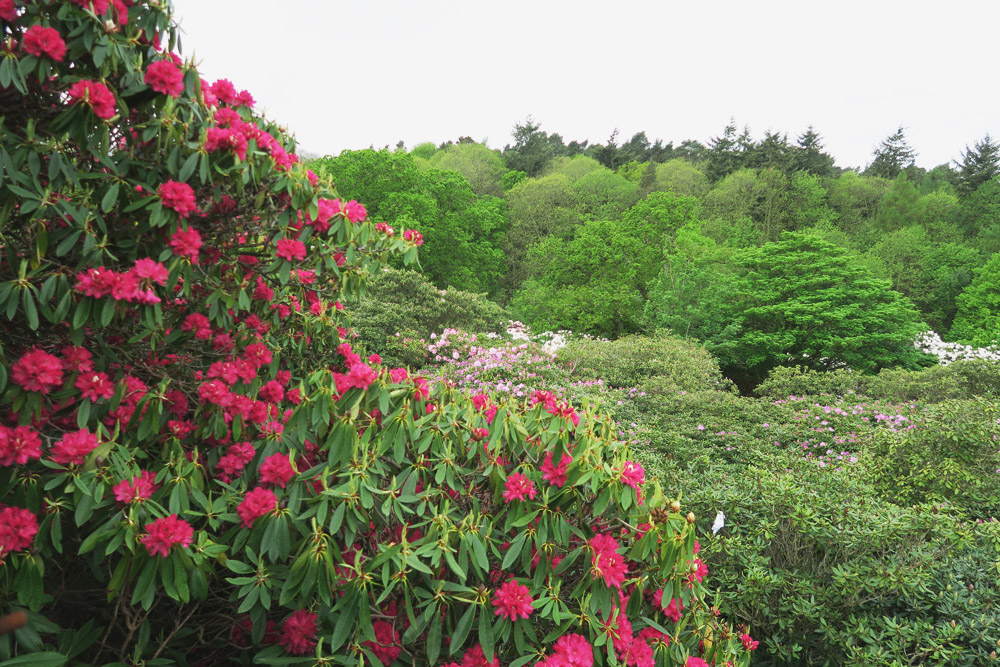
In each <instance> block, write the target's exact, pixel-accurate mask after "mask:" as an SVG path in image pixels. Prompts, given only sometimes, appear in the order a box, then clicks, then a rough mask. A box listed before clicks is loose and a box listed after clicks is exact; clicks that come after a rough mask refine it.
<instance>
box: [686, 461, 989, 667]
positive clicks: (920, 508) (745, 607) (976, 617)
mask: <svg viewBox="0 0 1000 667" xmlns="http://www.w3.org/2000/svg"><path fill="white" fill-rule="evenodd" d="M765 460H766V463H765V464H764V465H757V466H754V467H750V468H745V467H740V466H731V467H728V468H727V469H725V470H724V471H723V470H721V469H719V470H714V471H711V472H709V473H707V474H703V475H701V476H700V477H698V478H697V479H698V481H699V482H700V484H697V485H694V488H693V491H692V492H691V493H689V494H688V495H686V496H685V497H686V498H687V499H688V500H689V501H690V502H691V503H692V505H693V506H694V507H696V508H697V509H696V510H695V513H696V514H697V515H699V516H703V517H705V518H706V525H708V522H709V521H711V519H712V517H713V516H714V514H715V511H716V510H718V509H723V510H724V511H725V512H726V515H727V519H726V521H727V527H726V528H724V529H723V530H722V532H720V533H719V534H718V535H716V536H714V537H713V536H710V535H707V536H706V538H705V540H704V542H703V544H702V546H703V549H702V554H703V555H704V558H705V560H706V562H708V563H711V564H712V569H711V572H710V575H711V576H713V577H714V581H715V585H716V586H718V591H719V592H718V597H717V600H718V602H719V604H720V606H721V607H722V608H723V609H726V610H727V613H729V614H730V615H731V616H732V617H734V618H737V619H739V620H740V621H741V622H743V623H747V624H749V625H750V627H751V629H752V631H755V632H756V633H758V634H755V635H754V636H755V637H759V638H760V639H761V646H760V648H759V649H758V655H757V656H755V657H756V658H757V659H759V660H761V661H762V662H761V664H771V665H789V666H792V665H794V666H798V665H878V666H881V667H891V666H893V665H905V664H942V665H943V664H947V665H953V664H954V665H963V666H968V667H972V666H974V665H981V664H988V662H989V654H990V652H991V651H993V650H995V648H996V647H995V644H994V641H995V639H994V638H995V637H996V636H997V632H998V631H1000V617H998V615H997V614H996V612H995V610H994V609H992V607H993V606H995V603H996V599H997V595H1000V590H998V589H997V587H996V585H995V583H994V582H993V580H992V578H991V577H983V572H985V571H986V570H985V569H984V568H989V567H990V563H992V562H993V560H994V559H995V558H996V556H997V551H996V541H997V540H998V539H1000V530H998V528H1000V526H998V524H983V525H979V526H976V525H970V524H968V523H962V522H961V521H962V519H963V516H962V514H961V513H960V512H957V511H953V510H951V509H943V508H941V507H935V506H932V505H931V504H930V503H929V502H926V503H921V504H918V505H915V506H913V507H905V506H903V507H901V506H900V505H897V504H895V503H894V502H892V501H891V500H889V499H886V498H883V497H880V496H879V495H878V493H877V492H876V490H875V489H874V488H873V487H872V486H871V485H870V484H868V483H867V482H866V481H865V479H864V475H863V474H862V472H861V471H854V472H852V471H848V470H844V471H842V472H839V473H835V474H833V473H831V472H829V471H827V470H826V469H822V468H819V467H817V466H816V465H815V464H809V463H805V462H796V461H794V460H791V459H789V458H786V457H784V456H780V455H772V456H771V457H770V459H765ZM688 480H690V478H688ZM688 480H685V481H688ZM678 482H679V480H678ZM688 488H691V487H690V482H689V487H688ZM970 587H971V590H970ZM953 624H954V625H953Z"/></svg>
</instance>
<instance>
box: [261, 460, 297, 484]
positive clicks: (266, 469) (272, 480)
mask: <svg viewBox="0 0 1000 667" xmlns="http://www.w3.org/2000/svg"><path fill="white" fill-rule="evenodd" d="M294 476H295V470H293V469H292V464H291V462H290V461H289V460H288V456H287V455H285V454H281V453H277V454H271V455H270V456H268V457H267V458H266V459H264V462H263V463H262V464H261V466H260V481H261V483H262V484H271V485H273V486H280V487H281V488H285V485H286V484H288V481H289V480H290V479H291V478H292V477H294Z"/></svg>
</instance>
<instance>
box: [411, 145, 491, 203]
mask: <svg viewBox="0 0 1000 667" xmlns="http://www.w3.org/2000/svg"><path fill="white" fill-rule="evenodd" d="M429 162H430V164H431V166H433V167H436V168H437V169H442V170H446V171H457V172H459V173H461V174H462V176H464V177H465V180H467V181H468V182H469V186H470V187H471V188H472V191H473V192H474V193H476V195H478V196H480V197H481V196H483V195H494V196H497V197H499V196H500V195H501V194H502V193H503V185H502V183H503V177H504V174H505V173H507V167H506V165H505V164H504V161H503V158H502V157H500V151H495V150H493V149H491V148H489V147H488V146H486V145H485V144H478V143H471V144H469V143H459V144H452V145H451V146H448V147H447V148H445V149H444V150H440V151H438V152H436V153H435V154H434V155H432V156H431V158H430V160H429Z"/></svg>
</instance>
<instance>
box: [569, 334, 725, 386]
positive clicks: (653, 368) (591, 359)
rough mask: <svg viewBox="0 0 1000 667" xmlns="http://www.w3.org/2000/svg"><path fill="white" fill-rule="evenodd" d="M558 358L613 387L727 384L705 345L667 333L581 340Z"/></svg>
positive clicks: (575, 342)
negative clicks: (615, 338) (652, 384)
mask: <svg viewBox="0 0 1000 667" xmlns="http://www.w3.org/2000/svg"><path fill="white" fill-rule="evenodd" d="M559 360H560V363H563V364H564V365H566V366H567V367H568V368H570V369H572V370H573V372H574V373H576V374H578V375H580V376H588V375H589V376H592V377H594V378H601V379H603V380H604V381H605V382H607V383H609V384H610V385H611V386H613V387H636V386H639V385H641V384H643V383H645V382H655V383H656V386H657V387H658V388H660V389H665V388H667V387H671V388H674V389H676V390H679V391H681V390H683V391H699V390H705V389H723V388H725V387H726V386H727V384H728V381H726V380H724V379H723V377H722V373H721V372H720V371H719V365H718V362H716V360H715V359H713V358H712V356H711V355H710V354H708V352H706V351H705V348H704V347H702V346H701V345H698V344H697V343H695V342H693V341H690V340H685V339H683V338H678V337H676V336H672V335H669V334H666V333H661V334H659V335H657V336H655V337H649V336H627V337H625V338H619V339H618V340H615V341H600V340H587V339H578V340H575V341H573V342H572V343H571V344H570V345H569V346H567V347H566V348H565V349H563V350H561V351H560V353H559Z"/></svg>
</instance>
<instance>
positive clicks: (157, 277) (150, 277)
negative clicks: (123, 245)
mask: <svg viewBox="0 0 1000 667" xmlns="http://www.w3.org/2000/svg"><path fill="white" fill-rule="evenodd" d="M132 273H133V274H134V275H135V277H136V278H139V279H140V280H145V281H147V282H150V283H156V284H157V285H165V284H166V283H167V277H168V276H169V273H168V272H167V267H165V266H164V265H163V263H162V262H157V261H156V260H154V259H150V258H149V257H144V258H142V259H137V260H135V266H134V267H132Z"/></svg>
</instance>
